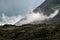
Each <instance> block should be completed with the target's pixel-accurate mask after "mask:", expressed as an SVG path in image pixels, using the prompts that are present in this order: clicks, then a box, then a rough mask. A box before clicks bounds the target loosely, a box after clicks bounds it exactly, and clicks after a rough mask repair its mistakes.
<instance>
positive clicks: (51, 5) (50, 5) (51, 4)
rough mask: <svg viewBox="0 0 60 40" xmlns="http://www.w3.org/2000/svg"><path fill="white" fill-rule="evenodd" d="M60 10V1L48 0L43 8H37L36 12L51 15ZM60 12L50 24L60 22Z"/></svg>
mask: <svg viewBox="0 0 60 40" xmlns="http://www.w3.org/2000/svg"><path fill="white" fill-rule="evenodd" d="M56 9H59V10H60V0H46V1H45V2H44V3H43V4H42V5H41V6H39V7H37V8H36V9H35V10H34V12H35V13H36V12H43V13H44V14H45V15H48V16H49V15H50V14H51V13H53V12H54V10H56ZM59 20H60V11H59V13H58V15H56V16H55V17H54V18H53V19H50V20H49V21H50V22H49V21H46V20H45V22H48V23H51V22H60V21H59Z"/></svg>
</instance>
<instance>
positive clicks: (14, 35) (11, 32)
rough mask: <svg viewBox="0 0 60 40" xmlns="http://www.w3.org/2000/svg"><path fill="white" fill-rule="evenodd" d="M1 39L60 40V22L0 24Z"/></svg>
mask: <svg viewBox="0 0 60 40" xmlns="http://www.w3.org/2000/svg"><path fill="white" fill-rule="evenodd" d="M0 40H60V23H52V24H37V25H32V24H27V25H22V26H15V25H8V24H6V25H4V26H0Z"/></svg>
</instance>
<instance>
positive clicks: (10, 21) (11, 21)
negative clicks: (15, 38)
mask: <svg viewBox="0 0 60 40" xmlns="http://www.w3.org/2000/svg"><path fill="white" fill-rule="evenodd" d="M21 18H22V16H20V15H18V16H10V17H9V16H6V15H5V14H4V13H3V14H2V17H1V19H2V21H1V22H0V25H4V24H14V23H16V22H17V21H19V20H20V19H21Z"/></svg>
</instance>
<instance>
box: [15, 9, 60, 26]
mask: <svg viewBox="0 0 60 40" xmlns="http://www.w3.org/2000/svg"><path fill="white" fill-rule="evenodd" d="M58 12H59V10H58V9H57V10H55V11H54V12H53V13H51V14H50V15H49V16H47V15H44V14H43V13H39V12H37V13H34V12H31V13H29V14H27V15H26V16H25V17H24V18H25V20H24V18H23V20H20V21H18V22H17V23H16V25H23V24H33V22H37V23H41V22H42V21H44V20H49V19H51V18H54V17H55V16H56V15H57V14H58Z"/></svg>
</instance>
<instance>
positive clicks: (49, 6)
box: [16, 0, 60, 25]
mask: <svg viewBox="0 0 60 40" xmlns="http://www.w3.org/2000/svg"><path fill="white" fill-rule="evenodd" d="M56 10H59V12H57V13H55V12H56ZM54 13H55V14H54ZM33 15H34V16H33ZM51 15H54V16H53V17H52V16H51ZM50 16H51V17H50ZM30 18H32V19H34V20H32V19H30ZM59 20H60V0H46V1H45V2H44V3H42V4H41V5H40V6H38V7H37V8H36V9H34V10H33V11H32V12H31V13H29V14H28V15H27V16H25V17H24V18H22V19H21V20H19V21H18V22H17V23H16V25H23V24H39V23H52V22H60V21H59Z"/></svg>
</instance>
